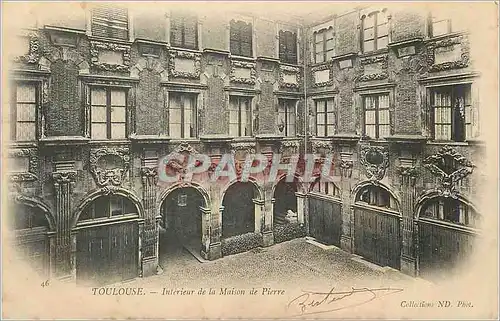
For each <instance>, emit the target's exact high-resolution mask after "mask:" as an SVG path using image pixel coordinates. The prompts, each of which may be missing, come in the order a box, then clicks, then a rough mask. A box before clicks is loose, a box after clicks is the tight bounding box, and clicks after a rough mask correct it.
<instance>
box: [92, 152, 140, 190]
mask: <svg viewBox="0 0 500 321" xmlns="http://www.w3.org/2000/svg"><path fill="white" fill-rule="evenodd" d="M129 164H130V156H129V150H128V148H100V149H97V150H91V151H90V172H91V173H92V175H93V177H94V180H95V182H96V184H97V185H98V186H99V187H109V186H120V185H121V184H122V182H123V180H124V178H125V175H126V173H127V171H128V168H129Z"/></svg>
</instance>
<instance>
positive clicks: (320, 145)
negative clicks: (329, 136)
mask: <svg viewBox="0 0 500 321" xmlns="http://www.w3.org/2000/svg"><path fill="white" fill-rule="evenodd" d="M311 144H312V151H313V153H314V154H320V153H321V152H325V151H326V152H331V151H332V144H331V143H330V142H328V141H322V140H314V141H312V142H311Z"/></svg>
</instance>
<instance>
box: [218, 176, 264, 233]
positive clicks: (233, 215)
mask: <svg viewBox="0 0 500 321" xmlns="http://www.w3.org/2000/svg"><path fill="white" fill-rule="evenodd" d="M256 197H258V192H257V190H256V188H255V186H254V185H253V184H252V183H250V182H245V183H243V182H236V183H234V184H232V185H231V186H229V188H228V189H227V191H226V193H225V194H224V198H223V200H222V206H223V207H224V209H223V214H222V237H223V238H228V237H232V236H235V235H240V234H245V233H250V232H253V231H254V230H255V204H254V201H253V200H254V199H255V198H256Z"/></svg>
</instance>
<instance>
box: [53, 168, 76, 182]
mask: <svg viewBox="0 0 500 321" xmlns="http://www.w3.org/2000/svg"><path fill="white" fill-rule="evenodd" d="M52 179H54V184H55V185H59V184H64V183H74V182H75V181H76V171H63V172H54V173H52Z"/></svg>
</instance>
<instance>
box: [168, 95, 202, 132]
mask: <svg viewBox="0 0 500 321" xmlns="http://www.w3.org/2000/svg"><path fill="white" fill-rule="evenodd" d="M196 98H197V97H196V94H187V93H170V94H169V108H168V116H169V117H168V119H169V136H170V137H175V138H193V137H196V135H197V130H196Z"/></svg>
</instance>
